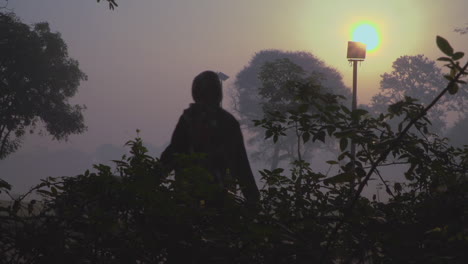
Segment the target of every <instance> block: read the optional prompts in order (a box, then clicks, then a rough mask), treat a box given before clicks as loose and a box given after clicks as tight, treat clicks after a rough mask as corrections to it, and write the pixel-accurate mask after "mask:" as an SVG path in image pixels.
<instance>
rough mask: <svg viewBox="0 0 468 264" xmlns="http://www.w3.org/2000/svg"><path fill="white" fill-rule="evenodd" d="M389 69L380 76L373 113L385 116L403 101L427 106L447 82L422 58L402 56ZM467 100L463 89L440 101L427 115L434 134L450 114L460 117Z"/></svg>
mask: <svg viewBox="0 0 468 264" xmlns="http://www.w3.org/2000/svg"><path fill="white" fill-rule="evenodd" d="M392 68H393V70H392V72H390V73H384V74H383V75H381V78H382V79H381V81H380V92H379V93H378V94H377V95H375V96H373V97H372V101H371V108H372V109H373V111H375V112H376V113H383V112H385V111H386V110H387V107H388V106H389V105H391V104H394V103H396V102H398V101H401V100H404V99H405V97H411V98H415V99H417V100H418V101H419V102H420V103H421V104H424V105H427V104H429V103H430V102H431V100H432V99H433V98H434V97H435V96H436V95H437V94H438V93H439V92H440V89H441V87H443V86H444V83H445V82H446V80H445V78H444V76H443V73H442V70H441V69H440V68H439V67H437V65H436V63H435V61H432V60H430V59H428V58H427V57H425V56H424V55H415V56H401V57H399V58H398V59H396V60H395V61H394V62H393V64H392ZM467 99H468V92H467V91H466V89H461V90H460V91H459V92H458V93H457V94H454V95H450V96H446V97H444V98H441V100H440V101H439V103H438V104H437V105H436V106H434V107H433V108H432V109H431V111H430V112H429V113H428V118H429V119H430V120H431V123H432V129H433V130H434V132H439V133H440V132H442V131H444V129H445V128H446V121H445V120H446V118H447V114H448V112H449V111H454V112H456V113H457V114H458V115H459V116H461V117H463V116H464V112H465V109H466V107H467V106H468V100H467Z"/></svg>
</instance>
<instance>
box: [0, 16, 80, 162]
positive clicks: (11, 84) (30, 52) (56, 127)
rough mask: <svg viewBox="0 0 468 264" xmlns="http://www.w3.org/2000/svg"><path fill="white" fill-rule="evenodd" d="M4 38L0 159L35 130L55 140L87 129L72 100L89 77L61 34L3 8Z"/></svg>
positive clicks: (0, 54) (0, 26) (1, 34)
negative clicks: (4, 10) (73, 56)
mask: <svg viewBox="0 0 468 264" xmlns="http://www.w3.org/2000/svg"><path fill="white" fill-rule="evenodd" d="M0 39H1V40H0V50H1V52H0V160H1V159H4V158H5V157H6V156H7V155H8V154H11V153H12V152H14V151H16V150H17V149H18V148H19V147H20V146H21V142H22V139H23V138H24V136H25V134H27V133H34V132H35V130H39V133H46V132H47V133H49V134H50V135H52V136H53V138H54V139H57V140H61V139H67V137H68V135H70V134H79V133H82V132H84V131H85V129H86V127H85V125H84V121H83V114H82V111H83V109H84V106H81V105H71V104H70V103H69V102H68V100H69V99H70V98H71V97H73V96H74V95H75V93H76V92H77V89H78V86H79V85H80V82H81V81H83V80H86V78H87V77H86V75H85V74H84V73H83V72H82V71H81V70H80V69H79V67H78V61H76V60H74V59H72V58H70V57H69V56H68V52H67V45H66V44H65V42H64V41H63V40H62V38H61V36H60V34H59V33H54V32H51V31H50V28H49V24H48V23H46V22H44V23H38V24H35V25H34V26H33V27H31V26H29V25H26V24H24V23H22V22H21V21H20V20H19V19H18V18H17V17H16V16H15V15H14V14H12V13H2V12H0ZM40 127H44V128H43V129H41V128H40Z"/></svg>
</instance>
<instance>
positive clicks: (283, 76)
mask: <svg viewBox="0 0 468 264" xmlns="http://www.w3.org/2000/svg"><path fill="white" fill-rule="evenodd" d="M298 81H306V82H307V83H309V84H311V85H313V86H314V85H315V86H321V87H322V89H323V90H324V91H328V92H331V93H336V94H341V95H348V96H347V97H348V98H350V96H349V95H350V91H349V90H348V89H347V88H346V87H345V85H344V84H343V81H342V77H341V75H340V73H338V71H336V70H335V69H333V68H330V67H328V66H326V64H325V63H324V62H323V61H321V60H319V59H317V58H316V57H315V56H314V55H313V54H311V53H308V52H285V51H280V50H263V51H260V52H258V53H256V54H255V55H254V56H253V57H252V59H251V61H250V62H249V64H248V65H247V66H245V67H244V69H243V70H242V71H240V72H239V73H238V74H237V76H236V80H235V83H234V88H235V94H234V100H233V101H234V109H235V110H237V112H238V114H239V116H240V119H241V123H242V124H243V125H245V126H246V127H247V129H248V130H249V132H250V133H251V135H252V137H251V139H250V140H249V143H250V144H251V145H255V146H256V148H257V151H256V152H254V153H253V157H254V158H255V159H257V160H258V159H259V157H260V156H261V158H265V157H266V160H267V161H268V162H270V167H271V168H272V169H274V168H276V167H277V166H278V164H279V162H280V161H282V160H293V159H294V157H297V155H295V153H297V149H295V146H296V145H297V141H296V140H294V135H289V136H288V137H284V138H283V137H282V138H281V139H280V140H279V141H278V142H277V143H276V144H271V142H268V141H264V137H263V130H262V129H261V128H259V127H255V126H254V124H253V122H252V120H258V119H261V118H263V113H264V111H268V110H273V109H276V110H278V109H283V110H285V109H287V107H288V104H289V103H291V101H292V100H293V99H294V98H293V95H294V93H293V92H292V91H291V89H293V88H292V87H291V84H292V85H293V86H294V82H296V83H297V82H298ZM312 149H313V148H311V147H310V145H309V146H308V147H307V148H304V151H305V153H303V154H304V155H303V158H306V159H307V156H308V155H310V154H311V150H312ZM265 154H266V155H265Z"/></svg>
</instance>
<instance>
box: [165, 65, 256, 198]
mask: <svg viewBox="0 0 468 264" xmlns="http://www.w3.org/2000/svg"><path fill="white" fill-rule="evenodd" d="M192 96H193V98H194V100H195V103H194V104H191V105H190V107H189V108H188V109H186V110H184V113H183V114H182V116H181V117H180V119H179V122H178V123H177V126H176V128H175V130H174V133H173V135H172V139H171V144H170V145H169V146H168V147H167V148H166V150H165V151H164V152H163V154H162V155H161V161H162V162H163V164H165V166H166V167H167V168H168V169H169V170H173V169H177V168H175V163H174V155H175V154H191V153H204V154H206V159H205V160H204V162H203V164H202V166H203V167H205V168H206V169H207V170H208V171H209V172H210V173H211V174H212V175H213V176H214V178H215V179H216V181H217V183H218V184H220V185H221V186H222V187H223V188H229V187H230V186H229V183H230V182H232V180H233V179H236V180H237V181H238V183H239V185H240V187H241V190H242V193H243V194H244V197H245V198H246V199H247V200H248V201H249V202H255V201H257V200H258V199H259V192H258V189H257V186H256V183H255V179H254V177H253V174H252V171H251V168H250V164H249V161H248V158H247V154H246V151H245V147H244V140H243V137H242V132H241V130H240V126H239V122H238V121H237V120H236V119H235V118H234V117H233V116H232V115H231V114H230V113H228V112H227V111H225V110H224V109H222V108H221V107H220V103H221V99H222V87H221V82H220V81H219V78H218V76H217V74H216V73H214V72H211V71H206V72H203V73H201V74H200V75H198V76H197V77H196V78H195V79H194V81H193V85H192ZM193 180H196V179H193Z"/></svg>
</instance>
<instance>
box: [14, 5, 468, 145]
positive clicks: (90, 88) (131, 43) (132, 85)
mask: <svg viewBox="0 0 468 264" xmlns="http://www.w3.org/2000/svg"><path fill="white" fill-rule="evenodd" d="M117 3H118V4H119V7H118V8H117V9H116V10H114V11H111V10H109V9H108V8H107V5H106V4H105V3H100V4H97V3H96V1H95V0H88V1H76V0H40V1H32V0H10V3H9V8H10V9H12V10H13V11H14V12H15V13H16V14H17V15H18V16H19V17H20V18H21V19H22V20H23V21H24V22H27V23H35V22H41V21H47V22H49V23H50V26H51V28H52V30H53V31H59V32H60V33H61V34H62V37H63V39H64V40H65V42H66V43H67V44H68V47H69V53H70V55H71V56H72V57H73V58H75V59H77V60H78V61H79V62H80V67H81V69H82V70H83V71H84V72H85V73H86V74H87V75H88V77H89V80H88V81H86V82H83V83H82V85H81V87H80V88H79V93H78V95H77V96H76V97H75V98H74V99H73V102H75V103H79V104H85V105H86V106H87V110H86V112H85V122H86V124H87V126H88V131H87V132H86V133H84V134H83V135H78V136H71V137H70V140H69V141H68V142H66V143H60V144H57V143H55V142H52V141H51V140H50V138H49V137H39V136H29V137H28V138H27V139H26V140H25V144H24V146H23V148H22V149H21V150H20V151H19V152H20V153H21V152H23V153H25V152H27V151H29V150H31V149H32V148H35V147H37V146H41V147H47V148H69V147H73V148H76V149H79V150H81V151H85V152H92V151H94V149H95V148H96V147H97V146H98V145H100V144H105V143H110V144H115V145H122V144H123V143H124V142H125V141H127V140H128V139H131V138H133V137H134V136H135V129H137V128H139V129H141V130H142V133H141V135H142V137H143V139H144V140H145V141H147V142H149V143H151V144H153V145H155V146H160V145H163V144H165V143H166V142H168V140H169V139H170V135H171V133H172V130H173V128H174V125H175V123H176V122H177V119H178V117H179V115H180V114H181V112H182V111H183V109H184V108H186V107H187V106H188V104H189V103H190V102H191V100H192V99H191V96H190V85H191V81H192V79H193V77H194V76H195V75H196V74H198V73H199V72H201V71H203V70H206V69H212V70H216V71H222V72H224V73H226V74H227V75H229V76H231V79H230V80H228V82H227V83H226V84H225V89H229V87H230V86H231V84H232V80H233V79H234V77H235V75H236V74H237V73H238V72H239V71H240V70H241V69H242V68H243V67H244V66H245V65H246V64H247V63H248V61H249V60H250V58H251V57H252V56H253V54H254V53H255V52H258V51H260V50H263V49H283V50H290V51H298V50H304V51H309V52H312V53H313V54H314V55H316V56H317V57H319V58H320V59H322V60H324V61H325V62H326V63H327V64H328V65H329V66H332V67H335V68H337V69H338V71H340V72H341V73H342V74H343V77H344V80H345V84H346V85H347V86H351V77H352V68H351V67H350V66H349V64H348V62H347V60H346V45H347V41H348V40H351V27H352V25H353V24H354V23H357V22H359V21H361V20H369V21H373V22H374V23H376V24H377V25H379V30H380V31H381V35H382V44H381V47H380V49H379V50H378V51H377V52H374V53H371V54H368V56H367V59H366V61H365V62H363V63H362V65H361V66H360V68H359V94H358V96H359V100H360V102H361V103H366V102H368V100H369V98H370V97H371V96H372V95H373V94H375V93H376V92H377V89H378V86H379V80H380V77H379V76H380V74H382V73H384V72H388V71H390V69H391V63H392V62H393V61H394V60H395V59H396V58H398V57H399V56H401V55H416V54H425V55H426V56H428V57H429V58H431V59H436V58H437V57H439V56H440V53H439V52H438V50H437V48H436V45H435V37H436V35H441V36H444V37H445V38H447V39H448V40H449V41H450V42H451V43H452V44H453V46H454V47H455V49H456V50H462V51H465V52H468V35H459V34H458V33H455V32H453V29H454V28H456V27H461V26H464V25H465V23H467V22H468V17H467V15H466V10H468V1H466V0H391V1H389V0H354V1H338V0H327V1H314V0H307V1H306V0H290V1H285V0H235V1H234V0H132V1H122V0H117ZM225 94H228V92H225ZM224 107H225V108H228V109H229V108H230V105H229V100H228V98H226V100H225V101H224Z"/></svg>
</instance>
